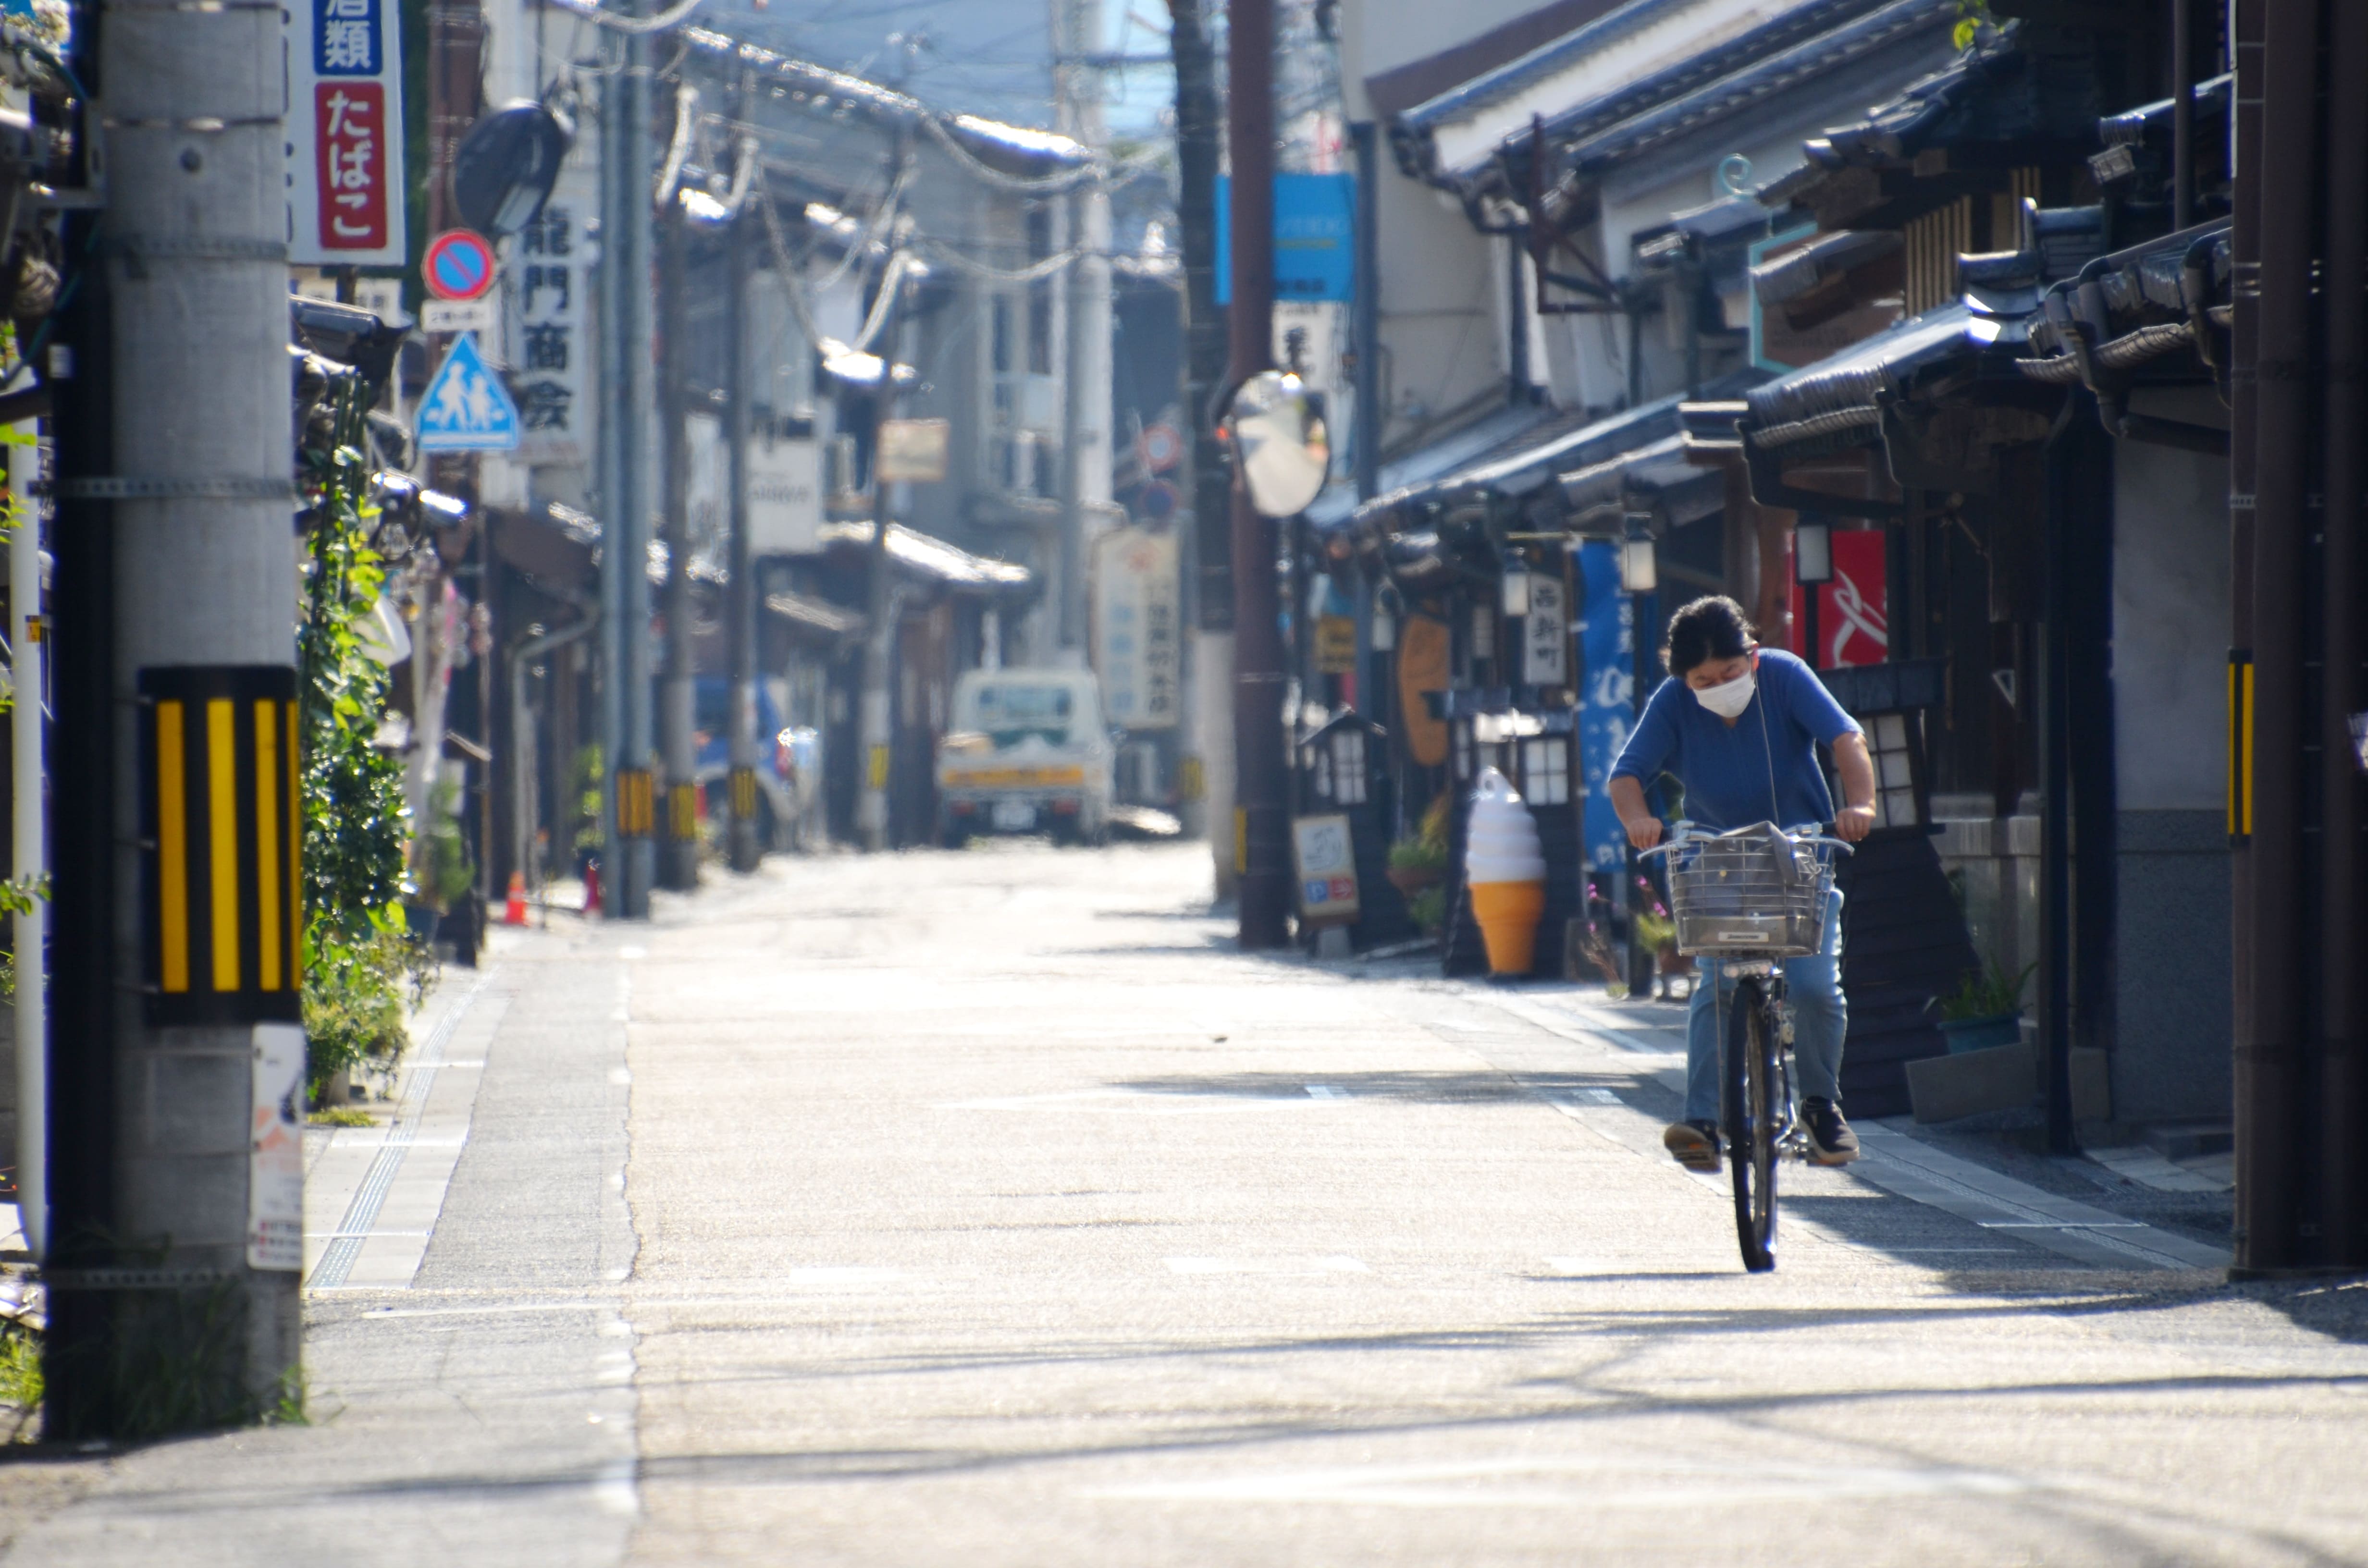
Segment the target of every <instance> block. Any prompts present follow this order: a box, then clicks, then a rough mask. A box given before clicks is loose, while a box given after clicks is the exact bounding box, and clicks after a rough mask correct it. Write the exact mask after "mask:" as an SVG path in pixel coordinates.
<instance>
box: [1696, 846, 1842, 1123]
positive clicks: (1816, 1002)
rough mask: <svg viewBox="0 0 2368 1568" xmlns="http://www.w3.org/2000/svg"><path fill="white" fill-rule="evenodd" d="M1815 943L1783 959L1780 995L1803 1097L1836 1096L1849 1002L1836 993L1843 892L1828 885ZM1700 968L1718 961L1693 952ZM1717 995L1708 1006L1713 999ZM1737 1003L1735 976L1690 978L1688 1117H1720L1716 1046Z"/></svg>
mask: <svg viewBox="0 0 2368 1568" xmlns="http://www.w3.org/2000/svg"><path fill="white" fill-rule="evenodd" d="M1818 946H1819V949H1820V950H1819V951H1818V952H1816V954H1814V955H1812V956H1811V957H1808V958H1804V959H1786V960H1783V965H1784V988H1785V1000H1786V1001H1787V1002H1788V1003H1790V1004H1791V1006H1792V1008H1793V1062H1794V1063H1795V1064H1796V1066H1797V1067H1798V1069H1799V1072H1800V1075H1801V1096H1802V1098H1804V1099H1828V1100H1831V1101H1833V1102H1834V1103H1835V1104H1836V1105H1838V1106H1839V1104H1841V1099H1842V1089H1841V1071H1842V1037H1843V1036H1844V1035H1846V1034H1848V1033H1849V1032H1850V1008H1849V1006H1848V1005H1847V1004H1845V1003H1844V1002H1843V1000H1842V893H1841V890H1840V889H1839V888H1836V889H1835V890H1834V891H1833V894H1832V896H1831V898H1829V899H1828V900H1827V903H1826V928H1825V932H1824V937H1823V940H1822V941H1821V942H1820V943H1819V944H1818ZM1694 961H1695V963H1696V965H1697V966H1698V967H1699V968H1700V969H1702V970H1703V971H1711V970H1713V969H1715V968H1716V967H1717V960H1713V959H1707V958H1705V959H1697V960H1694ZM1713 996H1715V997H1716V998H1717V1006H1716V1007H1715V1008H1713V1006H1712V1005H1711V999H1712V998H1713ZM1734 1005H1735V983H1734V982H1733V981H1732V980H1727V981H1722V982H1721V983H1718V984H1716V985H1706V984H1704V983H1702V980H1701V979H1697V980H1696V981H1695V982H1694V1000H1693V1010H1692V1011H1691V1012H1690V1013H1688V1014H1687V1015H1686V1119H1687V1120H1688V1121H1716V1120H1717V1119H1718V1066H1719V1046H1720V1042H1721V1040H1723V1038H1724V1037H1725V1032H1726V1030H1725V1021H1726V1018H1727V1016H1728V1015H1729V1013H1730V1012H1732V1010H1733V1008H1734Z"/></svg>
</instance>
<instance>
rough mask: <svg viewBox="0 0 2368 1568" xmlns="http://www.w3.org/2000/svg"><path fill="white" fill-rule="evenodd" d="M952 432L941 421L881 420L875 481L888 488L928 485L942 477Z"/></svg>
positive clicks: (944, 474)
mask: <svg viewBox="0 0 2368 1568" xmlns="http://www.w3.org/2000/svg"><path fill="white" fill-rule="evenodd" d="M951 437H952V428H951V426H949V425H948V424H947V423H946V422H945V421H944V420H942V419H884V420H882V421H881V424H880V455H879V458H878V460H877V461H876V462H875V463H874V465H873V466H874V467H875V468H877V469H878V470H879V475H878V477H880V478H882V479H884V480H886V481H888V482H889V483H891V484H894V483H898V482H900V481H906V480H910V481H917V482H919V483H924V484H931V483H937V482H938V481H939V480H941V479H943V478H945V476H946V453H947V450H948V449H949V447H950V446H951Z"/></svg>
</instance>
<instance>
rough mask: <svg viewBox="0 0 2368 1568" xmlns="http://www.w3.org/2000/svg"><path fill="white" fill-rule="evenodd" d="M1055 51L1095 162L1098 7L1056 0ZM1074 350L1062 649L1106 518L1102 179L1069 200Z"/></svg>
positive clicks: (1068, 407) (1074, 132)
mask: <svg viewBox="0 0 2368 1568" xmlns="http://www.w3.org/2000/svg"><path fill="white" fill-rule="evenodd" d="M1053 7H1054V9H1053V21H1054V24H1055V29H1056V30H1055V31H1054V33H1053V38H1054V40H1055V42H1054V47H1055V49H1056V50H1057V51H1058V52H1059V54H1060V55H1061V57H1062V58H1061V62H1060V64H1059V66H1058V67H1057V68H1056V72H1055V75H1054V81H1055V82H1056V83H1057V84H1058V85H1059V87H1060V94H1061V102H1060V105H1059V111H1060V119H1059V124H1060V128H1061V130H1062V131H1064V132H1066V133H1067V134H1068V135H1070V136H1071V137H1074V138H1075V139H1076V141H1078V142H1081V143H1083V144H1084V146H1085V148H1086V150H1087V152H1088V153H1092V154H1093V155H1094V156H1096V157H1099V156H1100V155H1101V153H1103V151H1104V150H1105V144H1106V143H1107V142H1108V141H1109V136H1108V134H1107V132H1106V131H1105V129H1104V126H1103V122H1102V74H1101V71H1100V70H1099V67H1097V66H1096V65H1094V64H1093V63H1092V59H1093V55H1094V53H1095V46H1096V39H1095V30H1096V28H1097V25H1098V22H1099V17H1100V16H1101V7H1100V6H1099V4H1098V3H1097V0H1053ZM1068 206H1069V222H1068V228H1069V235H1068V244H1069V247H1070V248H1071V249H1074V250H1075V251H1076V252H1077V257H1076V260H1075V261H1073V262H1071V263H1070V264H1069V271H1068V292H1069V299H1068V310H1067V312H1066V314H1067V317H1068V343H1067V346H1066V347H1067V350H1068V353H1067V357H1066V359H1065V361H1064V366H1063V372H1064V373H1063V381H1064V385H1063V387H1062V394H1063V395H1062V399H1061V405H1062V422H1063V426H1064V429H1063V431H1062V438H1061V511H1062V522H1063V525H1064V538H1063V544H1062V550H1063V553H1064V562H1063V573H1062V595H1063V602H1062V607H1061V629H1062V636H1063V640H1064V642H1074V643H1075V644H1076V645H1077V646H1079V647H1084V646H1085V645H1086V644H1087V641H1088V626H1087V622H1088V620H1089V619H1090V618H1089V614H1088V611H1087V595H1088V593H1089V591H1090V588H1089V585H1088V583H1087V575H1088V574H1089V572H1090V571H1091V562H1092V560H1093V547H1094V540H1096V539H1097V538H1098V537H1099V536H1100V534H1101V533H1102V532H1103V531H1104V529H1106V528H1108V527H1109V526H1110V190H1109V187H1106V186H1105V185H1104V184H1103V183H1102V181H1101V178H1100V176H1099V175H1097V176H1095V177H1093V178H1091V179H1088V180H1086V181H1085V182H1083V183H1082V184H1080V185H1079V186H1078V187H1076V190H1074V191H1072V192H1071V193H1070V196H1069V203H1068Z"/></svg>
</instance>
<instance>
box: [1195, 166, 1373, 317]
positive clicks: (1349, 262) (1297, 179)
mask: <svg viewBox="0 0 2368 1568" xmlns="http://www.w3.org/2000/svg"><path fill="white" fill-rule="evenodd" d="M1232 186H1233V181H1232V178H1231V176H1225V175H1220V176H1217V303H1219V304H1221V305H1223V304H1228V303H1230V302H1231V301H1232V300H1233V297H1234V271H1233V266H1234V264H1233V214H1232V212H1231V210H1230V209H1231V207H1232V205H1233V204H1232V201H1231V199H1230V198H1231V191H1232ZM1356 211H1357V182H1356V179H1355V177H1354V176H1349V175H1298V174H1292V175H1277V176H1274V298H1275V302H1276V303H1277V304H1281V302H1283V301H1286V300H1347V299H1349V298H1351V297H1352V295H1353V292H1354V290H1355V286H1356V278H1357V246H1356V236H1357V222H1356Z"/></svg>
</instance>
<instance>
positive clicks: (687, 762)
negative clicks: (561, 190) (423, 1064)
mask: <svg viewBox="0 0 2368 1568" xmlns="http://www.w3.org/2000/svg"><path fill="white" fill-rule="evenodd" d="M684 90H687V89H684ZM665 196H666V206H665V210H663V211H661V212H660V213H659V214H658V219H657V222H658V236H659V252H658V309H659V317H658V321H659V325H658V364H659V367H660V369H659V374H658V380H659V383H660V385H659V388H658V395H659V400H660V409H661V413H660V417H661V418H662V419H663V420H664V422H665V431H666V677H665V680H664V682H663V683H662V684H661V686H660V687H659V689H658V744H659V748H660V750H661V751H662V752H663V753H664V754H665V757H666V812H665V813H664V816H663V819H662V820H661V822H660V824H659V837H658V845H659V848H658V885H659V886H660V887H664V888H670V889H673V890H674V891H676V892H688V891H689V890H690V889H692V888H695V887H697V886H698V885H699V835H698V828H697V824H696V821H695V820H686V817H687V816H688V815H689V814H690V811H692V810H695V807H693V806H692V805H691V802H690V801H689V797H690V795H691V794H692V793H693V792H694V791H696V790H698V788H699V782H698V771H699V756H698V747H697V745H696V744H695V743H694V741H693V739H692V736H691V722H692V717H693V713H694V706H695V705H694V697H695V692H694V688H693V681H694V679H695V673H694V671H693V669H692V663H693V657H694V655H693V653H692V651H691V636H690V632H691V608H690V398H689V387H688V386H686V385H685V384H684V383H685V381H686V379H687V378H688V376H689V360H690V357H689V354H688V352H686V349H687V347H688V346H687V344H686V343H685V341H684V340H685V338H686V336H687V335H688V334H687V332H686V330H685V325H684V324H685V320H686V313H685V312H684V309H683V306H684V302H685V300H684V297H685V296H686V295H687V294H689V291H690V234H689V227H690V226H689V221H688V220H687V219H685V218H684V216H683V210H682V203H681V201H680V200H679V199H677V197H676V195H675V193H674V192H672V191H667V192H666V193H665ZM687 807H688V808H690V810H687ZM685 829H689V831H688V832H686V831H684V830H685Z"/></svg>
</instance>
